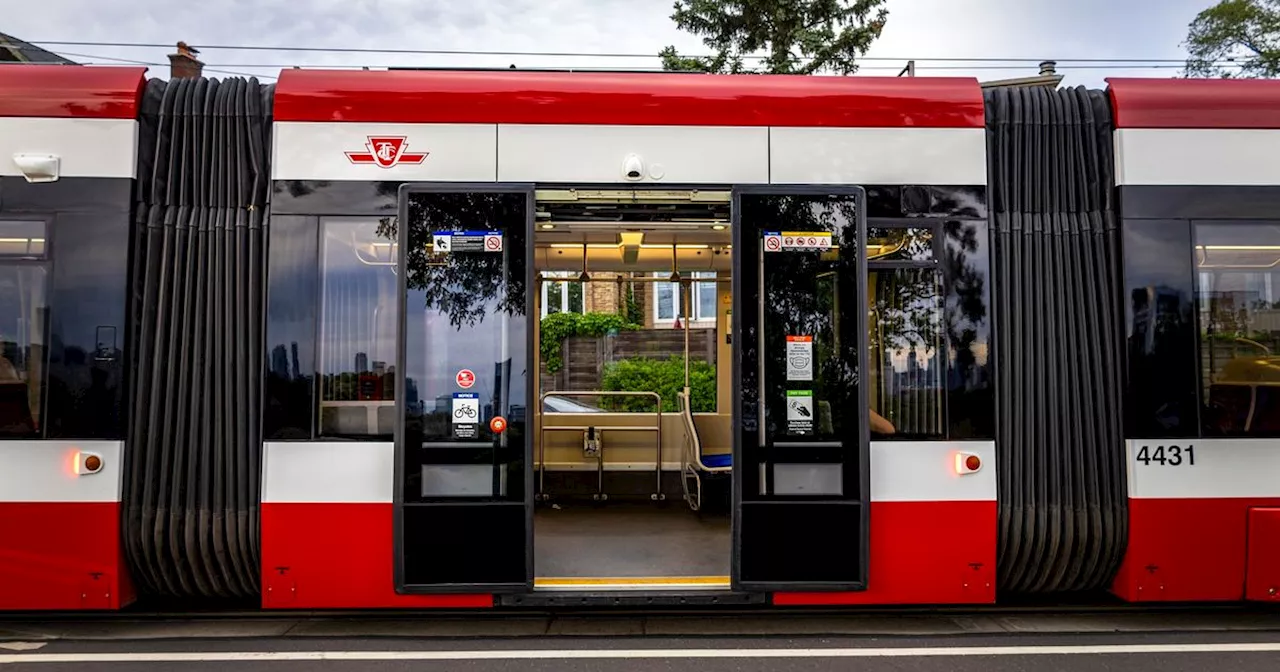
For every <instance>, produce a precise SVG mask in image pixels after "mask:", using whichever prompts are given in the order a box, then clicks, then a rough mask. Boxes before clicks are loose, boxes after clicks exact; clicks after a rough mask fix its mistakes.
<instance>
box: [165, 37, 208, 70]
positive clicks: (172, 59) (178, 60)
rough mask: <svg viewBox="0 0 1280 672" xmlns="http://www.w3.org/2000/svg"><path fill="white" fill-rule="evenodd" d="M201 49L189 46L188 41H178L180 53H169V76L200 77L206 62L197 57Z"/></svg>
mask: <svg viewBox="0 0 1280 672" xmlns="http://www.w3.org/2000/svg"><path fill="white" fill-rule="evenodd" d="M198 53H200V50H199V49H195V48H192V47H189V46H187V43H186V42H179V43H178V53H176V54H169V76H170V77H171V78H174V79H179V78H191V77H199V76H200V73H201V72H203V71H204V63H203V62H202V61H201V60H200V59H198V58H196V54H198Z"/></svg>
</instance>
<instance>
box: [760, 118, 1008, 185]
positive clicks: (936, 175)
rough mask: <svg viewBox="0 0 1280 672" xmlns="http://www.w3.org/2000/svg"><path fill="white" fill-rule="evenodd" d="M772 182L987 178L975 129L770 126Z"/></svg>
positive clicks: (963, 181)
mask: <svg viewBox="0 0 1280 672" xmlns="http://www.w3.org/2000/svg"><path fill="white" fill-rule="evenodd" d="M769 135H770V138H769V177H770V180H771V181H772V182H774V183H777V184H943V185H985V184H986V183H987V134H986V130H985V129H981V128H771V129H769Z"/></svg>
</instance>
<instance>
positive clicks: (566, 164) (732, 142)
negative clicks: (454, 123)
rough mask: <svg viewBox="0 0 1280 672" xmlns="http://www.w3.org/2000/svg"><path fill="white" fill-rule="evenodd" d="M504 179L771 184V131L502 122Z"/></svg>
mask: <svg viewBox="0 0 1280 672" xmlns="http://www.w3.org/2000/svg"><path fill="white" fill-rule="evenodd" d="M630 155H635V156H636V157H637V158H638V159H639V162H640V163H639V167H641V168H642V174H641V177H640V179H638V180H628V179H626V177H625V173H626V171H625V170H624V165H625V163H626V160H627V157H628V156H630ZM498 181H500V182H580V183H584V184H590V183H613V182H629V181H630V182H634V183H636V184H663V183H665V184H681V183H714V184H766V183H768V182H769V129H767V128H763V127H716V126H549V125H548V126H543V125H538V126H521V125H505V124H504V125H502V126H499V127H498Z"/></svg>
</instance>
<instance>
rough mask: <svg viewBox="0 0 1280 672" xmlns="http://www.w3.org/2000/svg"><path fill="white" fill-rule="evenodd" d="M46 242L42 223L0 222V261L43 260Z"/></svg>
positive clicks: (26, 221)
mask: <svg viewBox="0 0 1280 672" xmlns="http://www.w3.org/2000/svg"><path fill="white" fill-rule="evenodd" d="M46 240H47V238H46V233H45V223H44V222H42V221H36V220H17V221H14V220H9V221H0V259H44V258H45V244H46Z"/></svg>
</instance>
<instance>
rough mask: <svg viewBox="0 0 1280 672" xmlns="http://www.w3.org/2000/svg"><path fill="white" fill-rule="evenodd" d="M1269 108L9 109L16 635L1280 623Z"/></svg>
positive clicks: (1278, 222) (53, 81)
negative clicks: (597, 623) (275, 624)
mask: <svg viewBox="0 0 1280 672" xmlns="http://www.w3.org/2000/svg"><path fill="white" fill-rule="evenodd" d="M1278 153H1280V84H1277V83H1275V82H1267V81H1248V80H1190V79H1162V80H1157V79H1125V78H1119V79H1111V80H1109V81H1108V87H1107V88H1106V90H1090V89H1085V88H1082V87H1078V88H1072V89H1062V90H1057V89H1048V88H1038V87H1012V86H1011V87H1000V86H996V87H984V86H983V85H981V84H979V82H978V81H976V80H974V79H968V78H929V77H902V78H888V77H825V76H772V75H707V74H689V73H636V72H631V73H610V72H552V71H523V70H500V71H485V70H468V71H443V70H389V71H331V70H304V69H291V70H284V71H282V72H281V74H280V77H279V80H278V82H277V83H274V84H262V83H259V82H258V81H257V80H255V79H245V78H230V79H225V80H219V79H210V78H185V79H183V78H176V79H171V80H168V81H164V80H158V79H148V78H147V75H146V71H145V69H143V68H133V67H82V66H52V65H50V66H43V65H22V66H10V67H5V68H0V229H3V231H2V232H0V376H3V378H4V380H3V381H0V382H2V383H3V384H2V385H0V390H3V394H4V396H3V400H2V401H0V413H3V415H4V418H5V420H4V422H3V424H2V425H0V610H2V611H6V612H8V611H13V612H17V611H27V610H43V611H82V610H83V611H91V610H92V611H102V610H108V611H110V610H120V609H124V608H128V607H131V606H136V605H146V604H148V603H151V602H153V601H156V600H179V601H181V603H182V604H206V603H207V604H226V603H228V601H230V602H231V603H237V604H248V605H251V606H252V607H254V608H260V609H264V610H286V609H311V610H323V609H344V610H350V609H388V610H389V609H432V608H435V609H492V608H499V607H506V608H518V607H521V606H527V607H539V608H543V607H547V606H563V605H601V606H604V605H633V606H634V605H667V606H670V605H757V606H759V607H761V608H776V609H783V608H792V607H813V606H841V607H848V606H856V605H863V606H869V605H994V604H999V603H1000V602H1001V601H1002V600H1005V599H1006V598H1021V597H1026V596H1032V597H1034V596H1058V595H1063V594H1090V593H1099V594H1102V593H1105V594H1109V595H1110V596H1111V597H1112V598H1116V599H1119V600H1122V601H1125V602H1132V603H1157V602H1183V603H1188V602H1190V603H1195V602H1204V603H1214V602H1242V601H1274V600H1276V599H1278V598H1277V590H1280V481H1277V479H1276V478H1275V474H1277V473H1280V443H1278V442H1280V396H1277V395H1278V394H1280V355H1277V354H1276V352H1275V351H1276V349H1277V348H1280V270H1278V269H1280V163H1277V162H1276V161H1275V160H1274V157H1275V156H1276V155H1277V154H1278Z"/></svg>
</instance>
